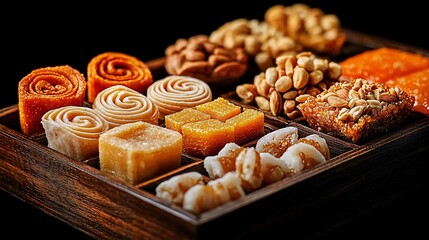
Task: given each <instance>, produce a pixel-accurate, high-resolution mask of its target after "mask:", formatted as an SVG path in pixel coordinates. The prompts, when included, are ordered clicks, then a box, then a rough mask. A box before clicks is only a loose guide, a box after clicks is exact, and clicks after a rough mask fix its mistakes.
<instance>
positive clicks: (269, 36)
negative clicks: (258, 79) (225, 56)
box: [209, 18, 302, 71]
mask: <svg viewBox="0 0 429 240" xmlns="http://www.w3.org/2000/svg"><path fill="white" fill-rule="evenodd" d="M209 38H210V41H211V42H214V43H217V44H220V45H222V46H224V47H225V48H227V49H234V48H237V47H240V48H244V49H245V51H246V53H247V54H248V55H249V56H251V57H254V59H255V63H256V65H257V66H258V68H259V70H261V71H263V70H265V69H267V67H271V66H274V65H275V62H274V59H275V58H276V57H278V56H280V55H281V54H283V53H288V52H293V53H296V52H300V51H301V50H302V47H301V45H299V44H297V43H296V42H295V40H293V39H292V38H290V37H288V36H285V35H284V34H282V33H281V32H279V31H277V30H276V29H275V28H274V27H271V26H269V25H268V24H266V23H265V22H261V21H258V20H256V19H252V20H248V19H244V18H239V19H236V20H233V21H231V22H227V23H225V24H223V25H222V26H220V27H219V28H218V29H216V30H215V31H213V32H212V33H211V34H210V36H209Z"/></svg>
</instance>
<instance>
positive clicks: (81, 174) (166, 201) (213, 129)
mask: <svg viewBox="0 0 429 240" xmlns="http://www.w3.org/2000/svg"><path fill="white" fill-rule="evenodd" d="M285 8H286V7H285V6H277V7H276V8H273V9H270V11H269V12H267V17H269V18H270V21H267V22H263V21H256V20H245V19H240V20H237V21H233V22H231V23H229V24H228V25H225V26H222V28H220V29H219V30H218V31H216V32H213V34H212V35H210V34H209V35H207V37H205V36H201V35H199V36H197V37H196V38H190V39H189V41H188V40H185V39H181V40H180V41H178V42H176V43H175V44H174V46H173V45H172V46H170V47H169V48H168V49H167V51H166V56H164V57H161V58H160V59H154V60H148V61H144V62H143V64H144V66H145V67H146V66H147V69H146V68H145V69H146V70H145V74H144V75H145V76H149V75H150V76H151V79H153V82H151V81H152V80H147V79H145V80H143V85H144V89H145V90H144V91H141V92H138V91H136V90H131V88H130V89H129V88H128V87H126V86H125V85H126V84H124V86H122V85H121V84H116V85H115V86H111V87H106V88H104V89H103V90H101V89H100V91H99V96H97V95H95V96H92V98H93V99H94V101H93V102H92V103H89V102H87V101H86V102H85V103H82V104H78V105H79V106H73V107H70V108H71V109H70V110H74V112H72V113H67V114H65V115H66V117H61V118H62V120H66V121H67V122H68V123H73V124H77V125H79V126H80V128H82V127H83V126H86V127H87V126H90V127H94V126H98V127H100V124H98V125H97V123H104V125H108V124H106V122H105V120H103V118H105V116H108V118H110V119H111V120H112V119H113V118H114V119H116V120H119V123H118V122H117V121H115V124H114V125H112V126H110V127H109V129H107V127H103V128H101V127H100V128H101V129H102V132H103V133H101V136H100V138H99V148H98V149H96V150H95V151H98V154H95V155H94V154H93V151H94V148H92V149H91V154H89V155H85V154H80V155H79V157H74V156H75V155H72V154H66V153H65V152H62V151H61V150H59V149H61V147H64V146H58V144H57V145H56V146H58V147H57V148H53V147H51V146H52V145H53V142H55V141H56V139H58V136H59V135H61V136H62V138H63V139H65V138H67V140H70V141H72V138H70V137H69V136H70V135H64V136H63V135H62V133H61V131H55V129H57V128H58V127H60V128H61V126H57V125H56V124H58V123H55V122H50V123H49V124H52V126H55V127H46V130H45V132H37V133H34V134H27V133H26V131H24V130H25V128H23V127H22V125H21V123H20V118H21V117H22V113H21V112H20V108H21V106H20V104H16V105H13V106H10V107H6V108H4V109H1V110H0V130H1V131H0V149H1V151H0V160H1V161H0V169H1V170H0V172H1V175H2V178H1V180H0V185H1V187H2V189H5V190H6V191H8V192H11V193H12V194H13V195H16V196H18V197H19V198H22V199H25V200H26V201H29V202H31V203H32V204H33V205H36V206H37V207H39V208H41V209H43V210H44V211H46V212H48V213H50V214H51V215H54V216H56V217H58V218H61V219H62V220H63V221H65V222H67V223H69V224H70V225H72V226H74V227H76V228H78V229H80V230H82V231H84V232H85V233H88V234H89V235H91V236H94V237H96V238H126V239H128V238H131V239H137V238H151V239H152V238H153V239H211V238H225V233H226V232H228V234H229V236H228V237H227V238H229V237H231V238H246V237H249V236H254V235H255V234H261V235H263V233H264V232H266V231H270V228H272V227H279V226H282V227H283V228H287V231H288V233H289V234H290V236H300V235H301V234H303V233H302V229H303V228H302V226H304V225H305V226H311V228H313V229H314V230H315V231H319V230H323V229H324V228H327V227H329V226H330V225H332V224H337V223H338V222H336V221H337V220H338V219H340V220H341V219H345V218H347V217H349V216H352V215H354V214H356V213H357V211H358V210H356V209H354V208H353V207H350V208H347V210H348V211H346V212H345V213H344V215H341V214H336V215H335V216H336V217H337V218H336V219H335V217H333V218H328V217H326V216H327V215H330V214H334V213H335V211H334V210H335V209H336V206H333V205H335V203H338V202H340V201H343V200H344V199H348V196H349V195H354V196H356V197H353V199H349V200H348V201H350V202H359V201H362V200H363V199H366V195H365V193H366V189H367V187H368V186H367V184H368V183H371V181H370V179H375V181H378V182H380V184H381V183H382V182H383V181H386V180H385V179H384V178H383V176H380V175H379V174H378V173H379V171H381V170H384V171H389V172H397V171H403V169H404V168H406V166H407V165H408V164H418V163H419V162H420V160H419V158H414V156H418V155H417V154H418V153H419V152H428V151H429V149H428V144H427V142H428V141H429V139H428V136H429V134H428V132H429V118H428V116H427V115H425V114H422V113H421V112H419V111H414V110H413V104H414V98H415V95H413V92H412V91H410V90H407V91H409V92H404V91H402V90H400V89H399V88H398V86H396V87H389V86H388V85H381V84H379V83H377V84H375V83H372V82H367V81H366V80H365V79H360V78H359V79H357V80H356V79H348V80H345V79H344V78H343V79H342V78H341V75H342V65H341V63H342V64H345V63H346V61H345V60H346V59H348V58H349V57H352V56H355V55H356V54H358V53H361V52H362V51H363V50H362V49H364V50H371V49H373V48H374V46H378V47H379V48H382V47H385V46H388V47H391V48H395V49H399V50H401V51H404V52H405V51H406V50H403V48H402V46H401V45H400V44H396V45H395V44H394V43H391V42H389V41H387V40H386V41H384V40H380V39H377V40H373V41H375V42H376V43H377V44H378V45H374V44H371V45H370V46H369V45H365V43H366V42H365V41H363V40H362V39H371V37H370V36H366V35H365V34H361V33H357V32H353V31H348V30H346V29H341V28H337V26H338V22H337V21H338V19H336V18H335V17H334V16H332V15H329V16H326V18H323V19H324V20H321V22H320V23H316V21H315V20H316V19H315V18H314V16H312V17H311V16H309V17H308V19H312V21H310V20H308V21H309V22H308V23H306V26H307V27H308V28H307V29H306V30H305V31H304V30H303V31H302V32H300V31H298V29H295V30H296V31H295V32H293V34H292V35H291V31H292V30H293V29H292V28H293V26H294V25H289V29H283V30H281V29H280V27H281V24H280V22H278V21H277V22H274V20H275V19H277V20H279V19H280V20H281V19H285V16H283V15H282V14H286V13H288V14H291V15H294V11H292V10H293V9H295V10H296V9H298V10H299V9H300V10H308V9H307V8H306V7H305V6H303V5H297V6H294V8H291V9H289V8H286V9H288V10H287V11H286V10H285ZM289 10H290V11H289ZM283 11H286V12H283ZM268 13H269V14H268ZM312 13H317V14H318V15H317V16H322V15H323V12H321V11H316V12H315V11H313V12H312ZM279 14H280V15H279ZM309 14H310V13H309ZM275 16H277V17H276V18H275ZM289 17H290V16H289ZM294 17H295V18H296V20H297V22H300V21H303V22H305V21H306V20H305V19H307V18H304V19H298V17H299V16H298V15H294ZM294 17H291V18H294ZM298 20H299V21H298ZM268 22H271V23H272V24H274V23H275V24H277V26H276V27H277V28H278V29H277V30H275V31H279V32H280V31H281V32H283V34H289V37H290V38H279V39H276V37H278V36H279V35H278V33H275V34H273V33H274V32H273V31H274V30H269V31H270V34H271V35H270V34H267V35H266V36H267V38H266V39H256V36H257V35H256V32H258V31H259V32H260V31H263V30H264V29H274V28H271V27H268V25H266V24H268ZM297 22H295V23H297ZM310 23H313V24H310ZM279 24H280V25H279ZM232 26H236V28H235V29H236V30H237V31H238V30H241V32H240V34H241V35H237V36H236V37H234V38H231V39H230V40H231V41H230V40H228V37H227V36H231V35H230V34H231V33H228V31H231V29H234V28H232ZM318 28H320V29H319V30H317V29H318ZM246 29H247V30H246ZM322 29H323V31H322ZM312 31H314V32H313V33H312ZM316 32H317V33H323V32H324V33H325V34H324V36H326V37H328V38H327V39H325V40H323V41H321V40H320V36H322V35H317V34H315V33H316ZM249 33H252V34H255V35H252V34H249ZM216 34H218V35H216ZM228 34H229V35H228ZM309 34H313V36H314V39H313V40H312V42H303V40H304V39H307V38H305V36H308V35H309ZM346 35H347V36H348V38H347V40H344V37H345V36H346ZM238 36H241V37H238ZM274 36H276V37H274ZM286 36H287V35H286ZM216 37H217V39H218V40H219V41H218V42H217V43H214V40H213V39H215V38H216ZM240 38H242V40H243V41H241V42H239V41H238V39H240ZM246 39H247V40H246ZM285 39H288V40H285ZM316 39H319V41H316ZM355 39H358V41H356V40H355ZM221 40H222V41H221ZM232 40H234V42H232ZM343 40H344V42H343ZM371 40H372V39H371ZM209 41H213V42H209ZM263 41H266V42H263ZM288 41H289V43H294V44H295V43H296V44H297V45H289V46H290V47H291V48H294V49H293V51H290V50H291V49H287V50H282V49H280V48H276V49H274V48H272V47H274V46H277V45H276V44H278V43H279V42H288ZM239 43H241V44H244V45H240V46H238V45H239ZM252 43H253V44H252ZM256 43H259V44H261V45H260V47H261V48H260V51H259V52H257V51H255V48H256V46H257V45H256ZM217 44H219V45H217ZM222 44H223V45H222ZM228 44H232V45H234V46H235V47H237V46H238V47H239V48H243V49H240V50H239V51H238V52H229V51H230V49H231V48H234V47H232V45H228ZM245 44H252V45H248V46H247V47H246V45H245ZM236 45H237V46H236ZM298 45H299V48H296V47H297V46H298ZM250 46H252V47H254V49H252V48H250ZM246 51H250V52H253V53H254V54H249V53H250V52H247V53H246V54H249V55H246V56H245V57H244V55H241V54H245V52H246ZM282 51H285V52H282ZM407 51H409V50H407ZM416 52H417V51H416ZM267 53H270V54H272V55H270V56H268V57H267V56H265V60H269V61H266V62H265V63H264V62H263V61H262V60H263V58H264V55H263V54H267ZM322 53H323V54H322ZM327 53H328V55H326V54H327ZM106 54H109V53H106ZM261 54H262V55H261ZM329 54H332V55H329ZM257 55H258V57H257ZM425 55H426V56H429V52H428V53H426V54H425ZM103 56H104V55H103ZM120 56H122V55H120ZM227 56H228V57H227ZM240 56H241V57H240ZM261 56H262V57H261ZM326 56H328V57H326ZM426 56H424V55H422V57H423V58H426ZM107 57H109V56H107ZM117 57H118V54H117V53H115V54H114V55H113V56H111V58H114V63H112V64H113V65H115V66H116V68H115V69H114V70H115V71H114V72H115V73H116V74H119V75H120V74H123V73H125V72H128V73H130V72H132V71H131V70H130V69H133V67H130V69H127V70H120V67H124V68H126V66H128V64H131V63H126V64H125V63H122V62H121V61H122V60H121V57H119V58H117ZM127 57H128V56H127ZM122 58H125V57H124V56H122ZM133 59H134V58H133ZM244 60H245V61H244ZM252 61H254V63H255V65H246V66H245V67H244V66H243V64H245V63H246V64H251V62H252ZM137 62H138V63H139V64H140V65H141V62H140V61H137ZM225 63H230V64H227V65H222V64H225ZM268 63H270V64H268ZM100 66H101V67H102V64H101V65H100ZM184 66H185V67H186V66H187V68H185V67H184ZM189 66H205V67H203V68H201V69H200V68H198V69H197V68H195V69H194V70H195V71H191V70H192V69H191V68H189ZM220 66H224V68H221V67H220ZM227 66H230V67H231V68H230V69H229V68H227ZM343 66H344V65H343ZM251 67H253V69H251ZM190 69H191V70H190ZM220 69H223V70H222V71H221V70H220ZM228 69H229V70H228ZM244 69H245V72H244V71H243V70H244ZM110 70H112V69H110ZM128 70H130V71H128ZM148 70H149V72H150V74H149V73H148V72H147V71H148ZM169 71H171V73H174V74H173V75H170V73H169ZM187 73H189V74H190V75H191V76H187ZM233 73H235V74H238V75H234V74H233ZM254 73H256V74H254ZM175 74H177V75H175ZM125 75H127V74H125ZM199 76H204V77H203V78H202V79H200V78H199ZM228 76H230V77H232V78H231V82H228V79H227V77H228ZM401 77H403V76H401ZM64 78H65V79H67V77H64ZM115 79H116V80H117V79H118V78H115ZM119 79H120V77H119ZM401 79H402V78H401ZM217 80H218V81H219V82H218V83H214V81H217ZM402 81H405V80H402ZM407 81H412V78H411V80H410V79H409V78H408V79H407ZM422 81H423V80H422ZM47 82H49V81H47ZM60 82H61V81H57V80H55V83H56V84H57V86H58V87H57V88H56V89H59V88H60V87H59V86H60V84H59V83H60ZM149 82H151V83H149ZM222 83H226V85H225V86H227V87H225V88H224V86H223V85H222ZM136 84H137V83H133V84H132V85H131V86H136ZM402 84H403V82H402ZM99 85H100V84H99ZM137 85H138V84H137ZM52 89H55V88H52ZM225 89H226V90H225ZM36 92H37V91H36ZM45 94H46V92H45ZM419 99H421V98H419ZM176 103H177V104H176ZM26 104H30V105H31V104H35V105H37V104H38V102H37V100H34V98H32V100H30V101H29V102H26ZM151 106H152V107H151ZM66 107H67V108H68V106H66ZM26 108H27V109H30V108H31V106H30V107H26ZM67 108H66V109H67ZM82 109H87V110H88V112H87V113H86V115H91V114H92V115H91V116H96V117H97V119H98V117H99V118H100V119H101V120H97V121H93V120H91V119H90V118H89V117H85V116H83V115H85V114H83V115H82V114H80V113H79V111H81V110H82ZM106 109H107V110H106ZM127 109H129V111H132V112H133V113H136V114H135V115H131V116H130V117H129V118H128V117H127V118H126V119H122V120H123V121H121V115H124V118H125V116H128V114H125V113H124V112H122V111H128V110H127ZM137 109H138V110H144V112H145V113H146V115H144V114H142V113H141V112H140V111H137ZM45 110H46V112H48V111H49V110H48V109H44V111H45ZM56 110H57V111H59V110H62V109H61V108H58V109H56ZM78 110H79V111H78ZM52 111H53V112H54V111H55V109H53V110H52ZM27 112H28V111H27ZM118 112H122V113H120V114H119V115H114V113H118ZM49 113H51V112H49ZM39 115H40V114H39ZM42 115H43V114H42ZM46 116H48V115H46ZM103 116H104V117H103ZM118 116H119V117H118ZM25 117H27V118H30V117H32V116H25ZM54 118H56V117H55V116H50V119H49V120H52V119H54ZM33 120H34V119H33ZM34 121H37V119H36V120H34ZM30 122H31V121H30ZM70 125H71V124H70ZM104 125H103V126H104ZM24 126H25V125H24ZM48 129H49V130H48ZM77 129H78V130H79V128H77ZM68 134H73V133H68ZM80 134H81V135H80V136H76V137H77V138H79V141H77V143H76V144H75V145H74V147H75V148H79V150H82V149H81V148H80V147H82V146H84V145H85V144H86V140H85V139H84V138H83V137H88V135H90V134H89V133H84V132H82V131H81V132H80ZM92 135H94V134H92ZM92 135H91V136H92ZM72 142H76V141H72ZM92 142H93V140H92ZM60 145H61V144H60ZM81 155H85V157H80V156H81ZM381 156H383V157H381ZM82 158H83V159H82ZM52 192H54V193H55V194H52ZM392 194H393V193H392ZM64 196H67V197H64ZM42 202H43V203H42ZM363 202H365V201H363ZM370 204H371V203H368V205H370ZM308 219H313V220H314V221H315V222H317V224H312V223H311V221H308ZM112 223H113V224H112ZM94 226H97V227H94ZM219 229H221V230H222V231H219Z"/></svg>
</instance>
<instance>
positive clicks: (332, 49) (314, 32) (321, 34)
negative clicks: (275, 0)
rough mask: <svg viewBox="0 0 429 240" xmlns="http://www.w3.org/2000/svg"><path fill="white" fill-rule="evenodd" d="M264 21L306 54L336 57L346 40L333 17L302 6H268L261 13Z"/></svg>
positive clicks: (337, 21)
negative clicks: (316, 53)
mask: <svg viewBox="0 0 429 240" xmlns="http://www.w3.org/2000/svg"><path fill="white" fill-rule="evenodd" d="M264 18H265V22H266V23H267V24H268V25H269V26H271V27H273V28H275V29H276V30H278V31H280V32H281V33H282V34H284V35H286V36H289V37H290V38H292V39H293V40H295V41H296V42H297V43H299V44H301V45H302V46H303V47H304V48H305V49H307V50H309V51H314V52H318V53H330V54H336V53H338V52H339V51H340V50H341V47H342V46H343V45H344V43H345V41H346V34H345V33H344V32H343V31H342V30H341V23H340V20H339V19H338V17H337V16H336V15H334V14H325V13H324V12H323V11H322V10H321V9H319V8H311V7H309V6H308V5H305V4H301V3H296V4H293V5H290V6H284V5H275V6H272V7H270V8H269V9H268V10H267V11H266V12H265V16H264Z"/></svg>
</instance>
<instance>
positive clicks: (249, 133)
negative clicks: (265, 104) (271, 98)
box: [225, 108, 265, 145]
mask: <svg viewBox="0 0 429 240" xmlns="http://www.w3.org/2000/svg"><path fill="white" fill-rule="evenodd" d="M225 123H227V124H230V125H232V126H234V138H235V143H237V144H238V145H243V144H245V143H247V142H250V141H252V140H254V139H256V138H259V137H262V136H263V135H264V124H265V122H264V113H263V112H261V111H258V110H255V109H248V108H245V109H244V110H243V112H241V113H240V114H238V115H235V116H234V117H231V118H229V119H227V120H226V121H225Z"/></svg>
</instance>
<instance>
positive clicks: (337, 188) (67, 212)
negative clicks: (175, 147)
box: [0, 29, 429, 239]
mask: <svg viewBox="0 0 429 240" xmlns="http://www.w3.org/2000/svg"><path fill="white" fill-rule="evenodd" d="M345 31H346V32H347V34H348V42H347V43H346V45H345V47H344V49H343V51H342V53H341V54H339V55H338V56H334V57H333V59H334V60H336V61H340V60H341V59H344V58H345V57H348V56H351V55H354V54H356V53H358V52H361V51H363V50H366V49H369V48H376V47H381V46H391V47H397V48H401V49H405V50H410V51H414V52H419V53H423V54H425V55H428V56H429V53H428V52H426V51H425V50H422V49H417V48H413V47H412V46H407V45H404V44H399V43H396V42H392V41H388V40H386V39H380V38H377V37H374V36H368V35H365V34H362V33H358V32H354V31H351V30H348V29H345ZM146 63H147V64H148V66H149V67H150V68H151V70H152V71H153V74H154V78H155V79H160V78H161V77H163V76H166V72H165V70H164V67H163V66H164V65H163V64H164V58H159V59H154V60H151V61H147V62H146ZM252 74H253V73H249V74H247V75H246V76H245V77H244V79H243V81H251V77H252V76H251V75H252ZM231 88H233V86H232V87H231V86H230V87H229V88H224V89H215V91H214V93H215V95H219V96H223V97H225V98H227V99H229V100H230V101H232V102H234V103H236V104H238V105H242V103H240V102H239V101H238V99H237V98H236V97H235V96H234V91H233V89H231ZM242 106H244V105H242ZM246 107H248V106H246ZM265 116H266V124H265V131H266V132H270V131H273V130H275V129H277V128H280V127H285V126H295V127H297V128H298V131H299V133H300V135H301V136H306V135H309V134H312V133H317V134H319V135H321V136H322V137H324V138H325V139H326V140H327V142H328V145H329V147H330V151H331V159H330V160H329V161H328V162H326V163H324V164H320V165H318V166H316V167H314V168H312V169H310V170H307V171H304V172H302V173H301V174H298V175H295V176H293V177H290V178H285V179H283V180H281V181H279V182H276V183H274V184H271V185H269V186H266V187H263V188H261V189H259V190H257V191H255V192H252V193H249V194H247V195H246V196H245V197H244V198H242V199H240V200H237V201H234V202H230V203H227V204H225V205H223V206H220V207H218V208H215V209H213V210H210V211H207V212H204V213H202V214H200V215H195V214H192V213H191V212H188V211H186V210H183V209H181V208H179V207H176V206H172V205H169V204H166V203H165V202H163V201H162V200H160V199H158V198H157V197H156V196H155V194H154V189H155V187H156V186H157V184H158V183H159V182H160V181H163V180H165V179H167V178H169V177H171V176H173V175H175V174H178V173H182V172H186V171H198V172H201V173H203V174H207V173H206V172H205V170H204V167H203V165H202V162H203V161H202V160H203V159H201V158H196V157H193V156H189V155H187V154H183V156H182V167H180V168H179V169H176V170H174V171H171V172H169V173H166V174H164V175H161V176H159V177H156V178H154V179H151V180H149V181H146V182H143V183H140V184H137V185H131V184H128V183H126V182H124V181H122V180H120V179H118V178H115V177H113V176H111V175H108V174H106V173H103V172H101V171H100V170H99V166H98V158H93V159H88V160H86V161H84V162H79V161H75V160H73V159H70V158H68V157H67V156H65V155H63V154H61V153H58V152H56V151H54V150H52V149H49V148H48V147H47V141H46V138H45V136H44V134H39V135H34V136H30V137H28V136H26V135H24V134H22V133H21V131H20V127H19V113H18V106H17V104H16V105H12V106H9V107H6V108H3V109H1V110H0V173H1V174H0V176H1V177H0V188H1V189H2V190H4V191H6V192H9V193H10V194H12V195H14V196H16V197H17V198H19V199H22V200H24V201H26V202H28V203H30V204H31V205H33V206H35V207H37V208H39V209H41V210H43V211H44V212H46V213H47V214H49V215H51V216H53V217H56V218H58V219H61V220H63V221H64V222H66V223H68V224H70V225H71V226H73V227H75V228H77V229H79V230H81V231H83V232H85V233H87V234H88V235H90V236H93V237H95V238H109V239H112V238H113V239H119V238H120V239H141V238H144V239H148V238H150V239H152V238H153V239H212V238H213V239H218V238H222V239H229V238H234V239H235V238H246V237H249V236H252V237H258V236H259V237H264V236H268V235H269V234H270V233H276V234H278V233H279V232H280V233H282V232H284V234H285V236H288V237H294V236H300V237H304V236H317V235H320V234H323V232H324V231H326V230H327V229H330V228H332V227H333V226H335V225H338V224H340V223H341V222H344V221H350V220H351V219H353V218H356V217H357V216H358V215H359V214H362V210H364V209H368V208H373V207H374V206H377V205H379V204H380V203H381V202H383V201H384V200H386V199H389V198H391V197H392V196H394V195H395V196H397V195H401V194H406V193H407V191H408V189H409V188H410V187H412V185H414V184H418V183H419V182H420V181H422V179H423V178H424V177H423V176H422V175H423V172H422V171H424V170H419V166H423V165H424V164H425V163H424V158H423V156H424V155H425V154H427V153H428V152H429V147H428V146H429V144H428V142H429V117H427V116H423V115H420V114H415V113H413V114H411V115H410V116H409V118H408V119H407V120H406V121H405V122H404V123H403V124H402V125H401V126H400V128H399V129H398V130H395V131H391V132H389V133H387V134H384V135H382V136H379V137H377V138H375V139H373V140H371V141H370V142H366V143H363V144H360V145H357V144H352V143H349V142H345V141H342V140H339V139H336V138H334V137H331V136H329V135H325V134H322V133H319V132H317V131H315V130H313V129H311V128H309V127H308V126H307V124H306V122H305V120H303V119H296V120H293V121H290V120H287V119H284V118H281V117H274V116H272V115H270V114H269V113H265ZM254 143H255V142H250V143H248V144H247V145H252V144H254ZM419 171H420V172H419ZM409 172H412V173H409ZM398 173H400V174H401V175H402V176H404V174H407V173H409V174H408V175H413V178H412V180H411V181H410V180H409V181H407V182H403V183H402V182H398V183H397V184H396V185H395V186H396V188H395V189H384V190H383V191H382V192H374V191H371V190H370V189H371V188H368V186H371V185H373V184H377V185H380V186H382V185H383V184H386V183H388V182H390V181H392V179H394V178H395V177H393V176H396V174H398ZM416 173H417V174H416ZM419 173H422V174H419ZM408 175H406V176H408ZM344 202H346V203H347V204H344Z"/></svg>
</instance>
